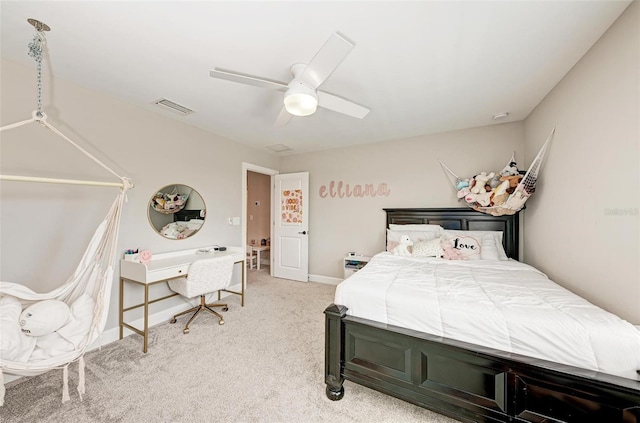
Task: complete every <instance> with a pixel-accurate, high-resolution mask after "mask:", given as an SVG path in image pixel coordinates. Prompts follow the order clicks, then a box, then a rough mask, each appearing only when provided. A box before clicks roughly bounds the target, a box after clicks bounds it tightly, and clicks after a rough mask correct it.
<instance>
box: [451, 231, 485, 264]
mask: <svg viewBox="0 0 640 423" xmlns="http://www.w3.org/2000/svg"><path fill="white" fill-rule="evenodd" d="M448 242H449V243H450V244H451V246H452V247H453V248H454V249H456V250H458V251H460V254H461V255H462V256H463V257H466V259H467V260H480V259H481V257H480V241H478V240H477V239H476V238H474V237H472V236H454V237H451V238H449V239H448Z"/></svg>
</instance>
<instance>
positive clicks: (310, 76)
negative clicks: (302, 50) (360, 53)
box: [300, 32, 355, 90]
mask: <svg viewBox="0 0 640 423" xmlns="http://www.w3.org/2000/svg"><path fill="white" fill-rule="evenodd" d="M353 47H355V43H353V42H351V41H349V40H348V39H347V38H346V37H345V36H344V35H342V34H340V33H339V32H334V33H333V34H331V37H329V39H328V40H327V42H326V43H324V45H323V46H322V47H321V48H320V50H318V52H317V53H316V55H315V56H314V57H313V59H311V61H310V62H309V64H308V65H307V68H306V69H305V71H304V72H303V73H302V75H301V77H300V80H301V81H302V82H304V83H305V84H306V85H307V86H309V87H310V88H313V89H314V90H315V89H317V88H318V87H319V86H320V85H322V83H323V82H324V81H325V80H326V79H327V78H328V77H329V76H330V75H331V74H332V73H333V71H334V70H336V68H337V67H338V65H339V64H340V63H342V61H343V60H344V58H345V57H347V55H348V54H349V52H350V51H351V49H353Z"/></svg>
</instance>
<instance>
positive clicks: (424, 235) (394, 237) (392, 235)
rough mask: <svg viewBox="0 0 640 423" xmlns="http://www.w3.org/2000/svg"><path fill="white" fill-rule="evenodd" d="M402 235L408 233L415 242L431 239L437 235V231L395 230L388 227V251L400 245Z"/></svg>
mask: <svg viewBox="0 0 640 423" xmlns="http://www.w3.org/2000/svg"><path fill="white" fill-rule="evenodd" d="M402 235H408V236H409V238H411V241H413V243H414V244H415V243H416V242H419V241H430V240H432V239H435V238H436V237H437V233H436V232H433V231H430V232H423V231H393V230H391V229H387V251H393V249H394V248H395V247H397V246H398V243H399V242H400V237H401V236H402Z"/></svg>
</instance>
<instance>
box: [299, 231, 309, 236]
mask: <svg viewBox="0 0 640 423" xmlns="http://www.w3.org/2000/svg"><path fill="white" fill-rule="evenodd" d="M298 233H299V234H302V235H306V234H307V231H302V232H298Z"/></svg>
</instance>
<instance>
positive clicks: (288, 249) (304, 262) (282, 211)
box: [271, 172, 309, 282]
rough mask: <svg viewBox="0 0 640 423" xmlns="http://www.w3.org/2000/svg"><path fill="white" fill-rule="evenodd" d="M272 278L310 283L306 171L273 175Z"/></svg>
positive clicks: (307, 177) (307, 181) (307, 178)
mask: <svg viewBox="0 0 640 423" xmlns="http://www.w3.org/2000/svg"><path fill="white" fill-rule="evenodd" d="M273 206H274V208H273V210H274V213H273V216H274V228H273V240H272V241H273V242H272V243H271V244H272V245H271V253H272V255H273V276H275V277H277V278H284V279H293V280H296V281H303V282H307V281H308V280H309V172H300V173H286V174H281V175H275V192H274V201H273Z"/></svg>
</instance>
